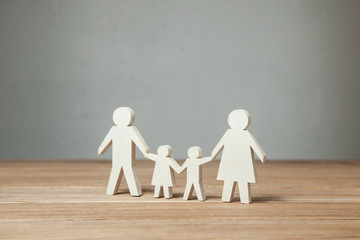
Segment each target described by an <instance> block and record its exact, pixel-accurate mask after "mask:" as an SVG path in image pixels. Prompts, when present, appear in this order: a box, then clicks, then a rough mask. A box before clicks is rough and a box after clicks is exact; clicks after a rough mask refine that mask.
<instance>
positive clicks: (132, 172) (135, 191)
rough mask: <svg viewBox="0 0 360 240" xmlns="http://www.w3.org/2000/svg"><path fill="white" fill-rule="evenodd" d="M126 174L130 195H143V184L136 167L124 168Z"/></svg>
mask: <svg viewBox="0 0 360 240" xmlns="http://www.w3.org/2000/svg"><path fill="white" fill-rule="evenodd" d="M124 174H125V178H126V182H127V185H128V187H129V191H130V195H131V196H133V197H138V196H141V195H142V191H141V185H140V182H139V179H138V176H137V171H136V168H135V167H129V168H124Z"/></svg>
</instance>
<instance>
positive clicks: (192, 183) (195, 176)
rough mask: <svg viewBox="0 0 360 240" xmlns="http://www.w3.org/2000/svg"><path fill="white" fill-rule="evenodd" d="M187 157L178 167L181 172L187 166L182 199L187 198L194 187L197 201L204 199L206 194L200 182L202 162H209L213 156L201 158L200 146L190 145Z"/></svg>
mask: <svg viewBox="0 0 360 240" xmlns="http://www.w3.org/2000/svg"><path fill="white" fill-rule="evenodd" d="M188 156H189V158H188V159H186V161H185V162H184V164H183V165H182V166H181V168H180V172H182V171H183V170H184V169H185V168H187V183H186V187H185V192H184V200H189V198H190V197H191V195H192V192H193V190H194V188H195V192H196V195H197V198H198V200H199V201H205V200H206V196H205V192H204V186H203V183H202V166H201V165H202V164H204V163H207V162H210V161H211V160H212V159H213V157H206V158H201V148H200V147H191V148H189V150H188Z"/></svg>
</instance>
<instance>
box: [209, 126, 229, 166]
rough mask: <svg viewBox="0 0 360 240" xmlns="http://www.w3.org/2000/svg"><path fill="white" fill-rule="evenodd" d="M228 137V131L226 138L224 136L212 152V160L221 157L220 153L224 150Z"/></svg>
mask: <svg viewBox="0 0 360 240" xmlns="http://www.w3.org/2000/svg"><path fill="white" fill-rule="evenodd" d="M226 135H227V131H226V132H225V134H224V136H222V138H221V139H220V141H219V142H218V144H216V146H215V148H214V150H213V151H212V153H211V157H212V159H215V158H216V157H217V156H218V155H219V153H220V152H221V151H222V150H223V148H224V141H225V138H226Z"/></svg>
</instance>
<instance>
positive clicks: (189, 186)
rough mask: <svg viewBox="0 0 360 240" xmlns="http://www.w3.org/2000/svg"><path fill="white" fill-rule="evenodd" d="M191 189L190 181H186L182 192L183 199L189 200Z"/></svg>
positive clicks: (192, 187)
mask: <svg viewBox="0 0 360 240" xmlns="http://www.w3.org/2000/svg"><path fill="white" fill-rule="evenodd" d="M193 190H194V186H193V184H192V183H187V184H186V187H185V192H184V197H183V199H184V200H189V199H190V197H191V195H192V192H193Z"/></svg>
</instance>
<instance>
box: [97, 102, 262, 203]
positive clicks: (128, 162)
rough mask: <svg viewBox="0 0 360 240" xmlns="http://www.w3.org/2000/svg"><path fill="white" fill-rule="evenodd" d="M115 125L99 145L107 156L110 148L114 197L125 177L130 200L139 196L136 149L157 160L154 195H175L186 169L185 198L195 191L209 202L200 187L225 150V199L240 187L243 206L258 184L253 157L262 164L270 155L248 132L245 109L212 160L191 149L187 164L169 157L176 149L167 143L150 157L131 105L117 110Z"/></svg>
mask: <svg viewBox="0 0 360 240" xmlns="http://www.w3.org/2000/svg"><path fill="white" fill-rule="evenodd" d="M113 121H114V123H115V126H113V127H111V129H110V131H109V132H108V134H107V135H106V136H105V139H104V140H103V142H102V143H101V145H100V147H99V149H98V154H99V155H102V154H104V153H105V152H106V151H107V149H109V147H110V146H111V145H112V169H111V173H110V178H109V183H108V186H107V190H106V193H107V194H109V195H114V194H116V192H117V190H118V188H119V185H120V182H121V179H122V176H123V175H124V176H125V178H126V182H127V185H128V188H129V191H130V195H131V196H141V195H142V191H141V185H140V182H139V179H138V176H137V171H136V168H135V164H134V160H135V146H137V147H138V148H139V149H140V151H141V152H142V153H143V154H144V156H145V157H146V158H148V159H150V160H153V161H154V162H155V168H154V173H153V178H152V181H151V184H152V185H154V186H155V190H154V197H156V198H158V197H160V196H161V195H164V197H165V198H171V197H172V196H173V193H172V188H173V187H174V186H175V174H174V171H175V172H176V173H178V174H180V173H181V172H182V171H184V170H185V169H186V170H187V183H186V187H185V192H184V197H183V199H184V200H189V199H190V197H191V196H192V192H193V190H195V193H196V195H197V198H198V200H199V201H205V200H206V196H205V192H204V186H203V184H202V165H203V164H205V163H207V162H210V161H212V160H214V159H215V158H216V157H217V156H218V155H219V154H220V152H221V151H222V152H223V153H222V157H221V160H220V166H219V171H218V175H217V180H222V181H224V187H223V193H222V201H223V202H231V200H232V198H233V195H234V191H235V188H236V184H237V185H238V187H239V192H240V201H241V203H251V192H250V184H249V183H255V182H256V172H255V168H254V160H255V159H254V153H255V154H256V155H257V156H258V157H259V159H260V160H261V161H262V162H265V160H266V156H265V153H264V151H263V150H262V148H261V147H260V145H259V143H258V142H257V141H256V139H255V137H254V136H253V134H252V133H251V132H250V130H247V128H248V127H249V125H250V116H249V113H248V112H247V111H245V110H243V109H236V110H234V111H232V112H231V113H230V114H229V117H228V123H229V126H230V128H229V129H228V130H227V131H226V132H225V134H224V136H223V137H222V138H221V139H220V141H219V142H218V144H217V145H216V146H215V148H214V150H213V151H212V153H211V156H210V157H205V158H202V157H201V155H202V151H201V148H200V147H197V146H196V147H191V148H189V150H188V157H189V158H187V159H186V160H185V162H184V164H183V165H182V166H181V167H180V166H179V164H178V163H177V162H176V161H175V159H173V158H172V157H171V154H172V148H171V147H170V146H169V145H163V146H160V147H159V148H158V150H157V154H153V153H150V148H149V146H148V145H147V143H146V142H145V140H144V138H143V137H142V136H141V134H140V132H139V131H138V130H137V128H136V127H135V126H132V124H133V123H134V121H135V114H134V111H133V110H132V109H131V108H129V107H120V108H117V109H116V110H115V111H114V114H113Z"/></svg>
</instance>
